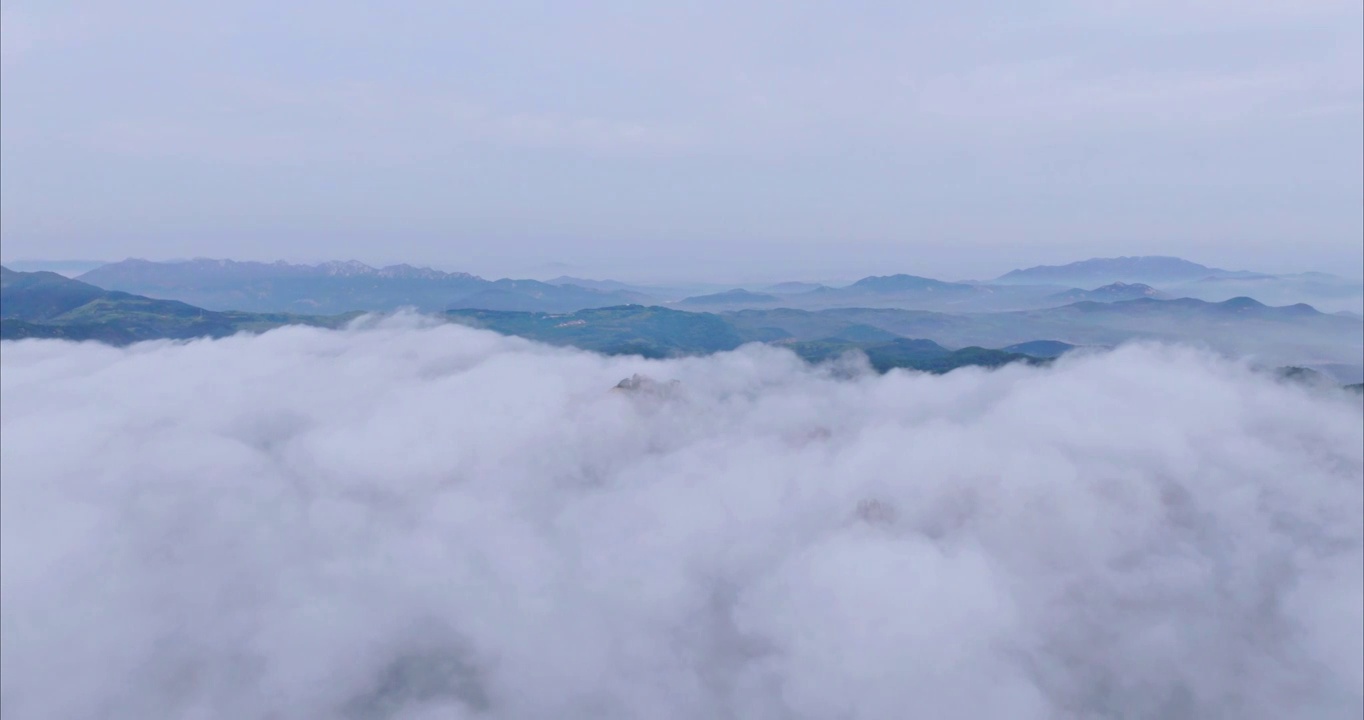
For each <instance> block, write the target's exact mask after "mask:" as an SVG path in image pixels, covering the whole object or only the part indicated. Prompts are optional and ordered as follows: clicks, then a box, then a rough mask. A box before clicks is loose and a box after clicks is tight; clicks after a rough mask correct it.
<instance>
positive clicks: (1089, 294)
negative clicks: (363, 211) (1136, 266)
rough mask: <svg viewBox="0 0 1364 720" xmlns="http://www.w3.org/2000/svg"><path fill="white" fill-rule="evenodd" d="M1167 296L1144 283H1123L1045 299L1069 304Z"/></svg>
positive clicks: (1075, 290)
mask: <svg viewBox="0 0 1364 720" xmlns="http://www.w3.org/2000/svg"><path fill="white" fill-rule="evenodd" d="M1168 297H1169V296H1168V295H1166V294H1165V293H1163V292H1161V291H1159V290H1157V289H1155V288H1153V287H1151V286H1150V285H1147V284H1145V283H1124V282H1115V283H1112V284H1109V285H1104V286H1103V287H1098V288H1094V289H1093V290H1080V289H1078V288H1076V289H1073V290H1066V291H1065V292H1059V293H1055V294H1053V295H1048V296H1047V299H1049V300H1054V301H1056V302H1057V303H1058V304H1069V303H1073V302H1085V301H1089V302H1120V301H1122V300H1137V299H1140V298H1158V299H1166V298H1168Z"/></svg>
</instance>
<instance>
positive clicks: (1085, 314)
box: [0, 267, 1364, 382]
mask: <svg viewBox="0 0 1364 720" xmlns="http://www.w3.org/2000/svg"><path fill="white" fill-rule="evenodd" d="M334 270H335V273H336V275H339V276H354V275H355V274H356V273H357V272H358V273H359V274H360V275H362V276H368V275H370V273H369V272H366V271H363V270H361V269H358V268H354V267H338V268H334ZM321 272H322V273H324V274H325V273H326V272H328V271H327V270H325V269H324V270H322V271H321ZM348 274H349V275H348ZM329 277H330V275H329ZM892 277H893V276H892ZM876 280H877V281H876V282H872V283H867V284H865V285H863V286H862V287H863V288H866V287H867V286H871V287H873V288H878V287H884V285H885V281H883V280H882V279H880V278H878V279H876ZM517 282H519V281H507V282H506V283H504V284H502V285H499V284H497V283H493V284H492V285H493V287H494V288H503V287H505V288H509V292H513V293H515V292H516V291H518V290H519V289H520V288H522V287H524V286H518V285H517V284H516V283H517ZM532 282H533V281H532ZM890 284H891V285H892V286H893V287H892V291H897V290H899V289H900V288H903V287H905V285H911V286H918V281H917V280H910V281H903V280H895V281H893V282H891V283H890ZM931 287H934V288H935V291H936V286H931ZM513 297H516V296H515V294H513ZM359 314H360V313H358V312H351V313H338V314H328V315H317V314H296V313H295V314H290V313H262V312H247V311H237V310H230V311H215V310H209V309H205V308H200V307H196V306H193V305H190V304H187V303H184V302H180V301H176V300H160V299H154V298H149V297H145V296H140V295H135V294H131V293H126V292H121V291H109V290H104V289H101V288H98V287H95V286H93V285H91V284H89V283H85V282H82V281H79V280H72V279H68V278H65V277H62V276H60V275H57V274H55V273H48V272H39V273H22V272H16V271H12V270H9V269H8V268H0V337H3V338H4V339H22V338H27V337H33V338H40V337H51V338H66V339H72V340H99V341H102V342H108V343H113V344H125V343H129V342H135V341H138V340H149V339H185V338H194V337H223V336H226V335H231V334H234V333H237V332H243V331H261V330H266V329H270V328H275V327H279V326H281V325H288V324H306V325H315V326H322V327H339V326H341V325H344V324H345V323H346V322H349V321H350V320H352V319H354V318H355V317H356V316H358V315H359ZM441 315H442V317H444V318H445V319H447V320H450V321H454V322H461V323H464V324H470V325H476V326H480V327H487V328H490V329H493V330H497V331H498V332H503V333H507V334H513V335H520V336H524V337H529V338H532V339H535V340H539V341H543V342H549V343H555V344H562V345H573V346H576V347H582V348H586V349H590V350H596V351H600V352H606V353H616V354H620V353H633V354H640V355H645V356H648V357H669V356H673V355H685V354H695V353H705V352H714V351H717V350H727V349H732V348H734V347H738V346H739V345H740V344H743V343H746V342H767V343H778V344H782V345H786V346H788V347H790V348H792V349H793V350H795V351H796V352H797V353H798V354H800V355H801V356H802V357H806V358H807V359H818V358H823V357H828V356H830V355H831V354H837V353H839V352H843V351H846V350H850V349H857V350H861V351H862V352H864V353H866V354H867V355H868V357H869V358H871V359H872V361H873V365H875V366H877V367H891V366H893V367H917V368H919V369H930V370H931V369H934V368H939V369H940V368H942V367H946V366H957V365H958V364H975V365H990V364H999V363H1004V362H1014V361H1018V360H1019V357H1014V356H1027V357H1030V358H1050V357H1055V356H1057V355H1060V354H1062V353H1064V352H1067V351H1069V350H1070V349H1071V348H1072V347H1074V346H1112V345H1117V344H1120V343H1122V342H1126V341H1129V340H1133V339H1152V340H1166V341H1179V342H1184V343H1193V344H1195V345H1203V346H1206V347H1209V348H1211V349H1214V350H1219V351H1222V352H1227V353H1231V354H1236V355H1242V356H1251V357H1255V358H1259V359H1260V360H1262V361H1264V362H1272V363H1276V364H1281V365H1296V366H1301V367H1310V368H1315V369H1317V370H1319V371H1322V372H1327V373H1329V374H1331V375H1332V376H1333V377H1336V378H1337V379H1339V380H1341V381H1342V382H1359V379H1364V377H1361V376H1364V367H1361V362H1360V358H1361V355H1364V320H1361V319H1360V318H1358V317H1349V316H1344V315H1336V314H1325V313H1321V312H1318V311H1317V310H1315V309H1313V308H1312V307H1310V306H1308V305H1304V304H1297V305H1288V306H1279V307H1274V306H1267V305H1265V304H1263V303H1260V302H1257V301H1255V300H1252V299H1250V298H1234V299H1231V300H1228V301H1224V302H1220V303H1210V302H1205V301H1202V300H1196V299H1191V298H1178V299H1171V300H1164V299H1157V298H1151V297H1142V298H1138V299H1135V300H1120V301H1114V302H1095V301H1081V302H1075V303H1070V304H1067V305H1063V306H1060V307H1052V308H1042V309H1035V310H1025V311H1011V312H997V313H941V312H930V311H920V310H904V309H897V308H831V309H824V310H803V309H794V308H782V307H771V308H761V309H759V308H750V309H743V310H737V311H724V312H719V313H714V312H687V311H683V310H680V309H675V308H665V307H658V306H649V305H644V304H635V305H625V306H611V307H605V308H586V309H581V310H577V311H573V312H567V313H562V312H558V313H556V312H544V311H537V310H495V309H484V308H476V309H463V310H461V309H455V310H450V311H447V312H445V313H442V314H441ZM906 340H913V341H915V342H918V343H920V344H919V345H912V344H906V342H904V341H906ZM923 343H934V344H936V345H938V346H940V348H941V352H939V351H938V350H934V349H933V348H932V347H929V346H928V345H925V344H923ZM953 348H955V349H953ZM987 350H988V352H987ZM959 351H969V352H959ZM930 356H931V357H930ZM896 358H898V359H896ZM897 363H899V364H897ZM1356 378H1359V379H1356Z"/></svg>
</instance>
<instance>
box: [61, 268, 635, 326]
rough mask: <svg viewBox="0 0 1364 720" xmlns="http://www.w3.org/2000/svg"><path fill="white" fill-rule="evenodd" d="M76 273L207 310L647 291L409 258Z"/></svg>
mask: <svg viewBox="0 0 1364 720" xmlns="http://www.w3.org/2000/svg"><path fill="white" fill-rule="evenodd" d="M78 279H80V280H82V281H84V282H87V283H90V284H92V285H97V286H99V287H102V288H106V289H110V290H121V291H123V292H129V293H137V294H140V295H146V296H149V297H154V298H163V299H170V300H180V301H183V302H187V303H191V304H193V305H196V306H199V307H203V308H206V309H210V310H228V309H233V310H245V311H252V312H297V313H308V314H335V313H343V312H350V311H355V310H364V311H376V312H387V311H392V310H397V309H399V308H402V307H412V308H415V309H417V310H420V311H424V312H439V311H442V310H446V309H450V308H458V307H477V308H486V309H497V310H524V311H547V312H564V311H571V310H577V309H581V308H586V307H609V306H612V305H621V304H627V303H636V302H649V301H651V300H652V298H649V297H647V296H644V295H640V294H638V293H633V292H630V291H625V290H600V289H594V288H587V287H581V286H578V285H571V284H562V285H554V284H550V283H545V282H540V281H538V280H495V281H494V280H485V279H483V278H481V277H478V276H476V275H470V274H468V273H447V272H442V271H440V270H433V269H431V268H418V267H413V266H411V265H391V266H388V267H382V268H374V267H370V266H368V265H365V264H363V263H359V262H354V261H350V262H328V263H322V264H320V265H294V264H290V263H285V262H275V263H259V262H235V261H232V260H205V259H200V260H189V261H184V262H171V263H159V262H150V261H147V260H124V261H122V262H117V263H111V264H108V265H104V266H102V267H99V268H96V269H94V270H91V271H90V272H87V273H85V274H83V275H81V276H80V277H79V278H78Z"/></svg>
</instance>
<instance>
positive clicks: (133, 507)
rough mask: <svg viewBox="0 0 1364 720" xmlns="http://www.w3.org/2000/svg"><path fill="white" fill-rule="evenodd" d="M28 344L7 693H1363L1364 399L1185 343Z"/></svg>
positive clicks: (71, 696)
mask: <svg viewBox="0 0 1364 720" xmlns="http://www.w3.org/2000/svg"><path fill="white" fill-rule="evenodd" d="M0 368H2V369H3V372H2V373H0V392H2V393H3V404H2V405H0V436H2V437H3V444H2V445H0V562H2V564H3V575H2V576H0V595H3V603H0V667H3V675H0V714H3V715H4V717H6V718H13V719H14V720H22V719H24V718H50V719H62V718H92V717H100V718H152V717H155V718H234V719H235V718H338V719H346V720H352V719H360V718H364V719H370V718H375V719H377V718H386V719H388V718H392V719H398V720H419V719H426V718H499V719H500V718H547V717H556V718H651V719H652V718H658V719H670V718H751V719H754V720H767V719H773V720H775V719H783V720H785V719H792V720H795V719H802V720H803V719H807V718H808V719H814V718H821V719H822V718H903V717H925V718H949V719H950V718H1003V717H1009V718H1023V719H1028V718H1038V719H1044V718H1045V719H1047V720H1052V719H1055V718H1061V719H1070V718H1073V719H1076V720H1080V719H1090V718H1094V719H1098V718H1170V719H1175V720H1177V719H1180V718H1266V719H1269V718H1275V719H1277V718H1284V717H1312V718H1357V717H1359V716H1360V713H1361V710H1362V709H1364V660H1362V659H1361V658H1364V514H1362V513H1361V507H1364V410H1362V409H1361V403H1360V401H1359V398H1358V397H1356V396H1352V395H1349V394H1346V393H1345V392H1343V391H1339V390H1338V389H1336V388H1324V387H1307V386H1302V385H1296V384H1292V383H1285V382H1282V381H1278V380H1276V379H1274V378H1273V377H1272V376H1270V375H1268V374H1264V373H1257V372H1254V371H1252V370H1251V369H1250V368H1249V367H1248V366H1247V365H1245V364H1238V363H1236V362H1232V361H1229V360H1226V359H1223V358H1219V357H1215V356H1213V355H1211V354H1207V353H1202V352H1199V351H1195V350H1192V349H1186V348H1180V347H1171V346H1159V345H1138V346H1126V347H1122V348H1119V349H1118V350H1116V351H1113V352H1108V353H1101V354H1089V355H1080V356H1075V357H1069V356H1068V357H1065V358H1062V359H1061V360H1059V361H1058V362H1057V363H1055V364H1054V365H1052V366H1050V367H1047V368H1031V367H1022V366H1010V367H1005V368H1002V369H999V370H996V371H984V370H980V369H975V368H967V369H962V370H958V371H954V372H952V373H950V374H947V375H944V376H931V375H924V374H918V373H910V372H903V371H892V372H890V373H888V374H886V375H877V374H875V373H873V372H871V371H870V370H869V369H868V368H867V367H866V366H865V364H864V363H860V362H858V361H856V360H855V359H848V360H846V361H843V362H840V363H836V364H834V365H831V366H824V367H810V366H807V365H805V364H804V363H802V362H801V361H800V360H798V359H797V358H796V357H795V356H794V355H792V354H790V353H789V352H787V351H784V350H781V349H778V348H773V347H764V346H746V347H744V348H741V349H739V350H737V351H735V352H731V353H723V354H719V355H714V356H710V357H705V358H687V359H677V360H668V361H646V360H642V359H639V358H621V357H616V358H608V357H603V356H599V355H594V354H591V353H587V352H581V351H576V350H572V349H563V348H551V347H548V346H544V345H538V344H534V343H531V342H528V341H524V340H519V339H516V338H508V337H503V336H499V335H496V334H493V333H489V332H483V331H478V330H473V329H469V328H465V327H459V326H454V325H441V324H434V323H430V322H426V321H423V320H420V319H416V318H412V317H396V318H390V319H386V320H383V321H369V322H365V323H361V324H357V325H356V326H354V327H352V328H350V329H348V330H344V331H327V330H318V329H313V328H304V327H288V328H283V329H279V330H274V331H271V332H268V333H265V334H262V335H258V336H237V337H232V338H227V339H222V340H215V341H208V340H205V341H194V342H183V343H171V342H153V343H142V344H138V345H134V346H131V347H127V348H113V347H109V346H104V345H98V344H73V343H66V342H58V341H20V342H6V343H4V344H3V345H0ZM635 374H641V375H643V376H645V378H646V379H645V380H643V381H641V382H639V383H636V384H634V385H633V386H631V387H633V389H613V388H615V386H616V385H617V383H618V382H620V381H621V380H622V379H624V378H629V377H632V376H633V375H635ZM648 379H652V381H650V380H648ZM674 381H675V382H674Z"/></svg>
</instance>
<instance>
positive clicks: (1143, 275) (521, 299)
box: [79, 257, 1364, 314]
mask: <svg viewBox="0 0 1364 720" xmlns="http://www.w3.org/2000/svg"><path fill="white" fill-rule="evenodd" d="M79 277H80V279H82V280H84V281H86V282H89V283H91V284H93V285H96V286H99V287H102V288H106V289H110V290H121V291H124V292H130V293H135V294H139V295H146V296H148V297H154V298H163V299H171V300H180V301H182V302H187V303H190V304H192V305H196V306H198V307H203V308H206V309H209V310H243V311H251V312H293V313H316V314H336V313H343V312H349V311H353V310H358V309H362V310H371V311H392V310H395V309H398V308H400V307H411V308H415V309H417V310H419V311H423V312H439V311H441V310H446V309H451V308H470V309H485V310H516V311H527V312H572V311H574V310H580V309H585V308H591V307H610V306H613V305H620V304H631V303H640V304H670V303H676V304H677V305H678V306H679V307H683V308H705V309H710V310H737V309H743V308H750V307H793V308H802V309H810V310H818V309H827V308H838V307H891V308H900V309H908V310H931V311H940V312H998V311H1007V310H1028V309H1039V308H1046V307H1056V306H1059V305H1064V304H1068V303H1071V302H1076V301H1080V300H1094V301H1098V302H1108V301H1117V300H1130V299H1136V298H1140V297H1152V298H1178V297H1193V298H1198V299H1204V300H1210V301H1215V302H1216V301H1222V300H1229V299H1231V298H1234V297H1241V296H1245V297H1252V298H1255V299H1257V300H1260V301H1261V302H1264V303H1266V304H1271V305H1288V304H1294V303H1299V302H1305V303H1308V304H1311V305H1313V306H1314V307H1316V308H1317V309H1319V310H1322V311H1324V312H1355V313H1364V283H1361V282H1358V281H1351V280H1347V279H1344V278H1340V277H1336V276H1333V275H1328V274H1325V273H1307V274H1293V275H1282V276H1276V275H1268V274H1263V273H1250V272H1243V271H1227V270H1221V269H1218V268H1210V267H1207V266H1204V265H1199V264H1197V263H1192V262H1188V261H1185V260H1180V259H1178V258H1165V257H1133V258H1110V259H1094V260H1087V261H1082V262H1077V263H1072V264H1070V265H1064V266H1041V267H1035V268H1029V269H1024V270H1015V271H1012V272H1010V273H1006V274H1005V275H1004V276H1001V277H1000V278H997V279H995V280H991V281H962V282H951V281H943V280H938V279H934V278H926V277H920V276H915V275H910V274H903V273H902V274H894V275H884V276H871V277H865V278H862V279H861V280H858V281H856V282H853V283H850V284H847V285H842V286H833V285H829V284H820V283H810V282H795V281H793V282H788V283H780V284H778V285H775V286H773V285H763V286H755V287H735V286H715V285H710V286H707V285H704V284H699V283H698V284H688V285H676V284H674V285H670V286H657V285H634V284H630V283H627V282H620V281H613V280H589V279H583V278H574V277H562V276H561V277H557V278H554V279H551V280H547V281H540V280H531V279H500V280H488V279H484V278H481V277H478V276H475V275H471V274H468V273H458V272H454V273H451V272H443V271H439V270H433V269H430V268H417V267H413V266H410V265H393V266H388V267H382V268H374V267H370V266H368V265H364V264H361V263H358V262H330V263H323V264H319V265H296V264H289V263H283V262H276V263H258V262H234V261H230V260H206V259H199V260H191V261H180V262H149V261H145V260H125V261H122V262H117V263H110V264H107V265H104V266H101V267H98V268H95V269H93V270H90V271H89V272H86V273H84V274H82V275H80V276H79Z"/></svg>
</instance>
